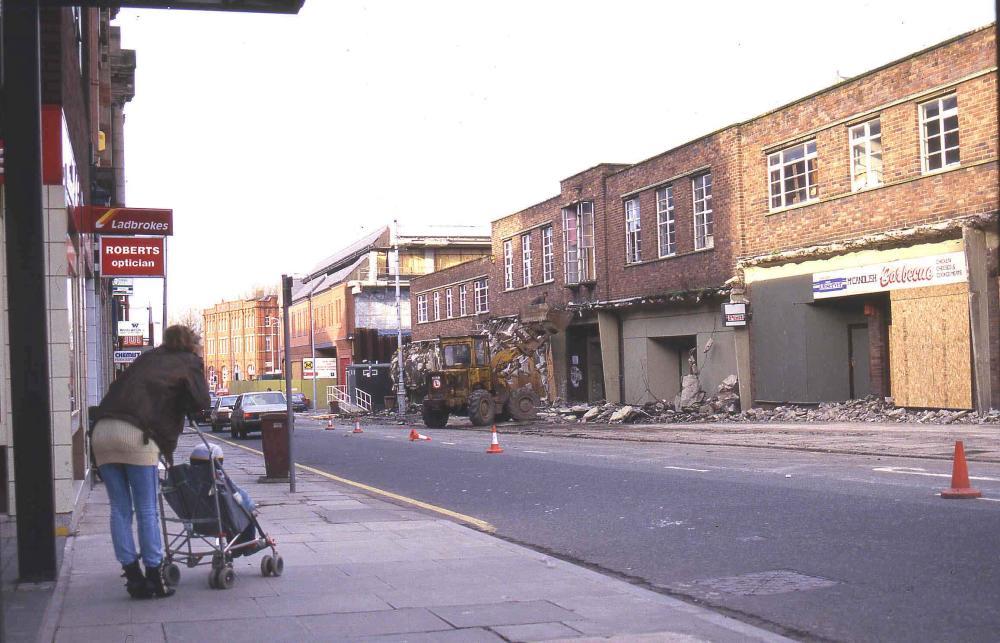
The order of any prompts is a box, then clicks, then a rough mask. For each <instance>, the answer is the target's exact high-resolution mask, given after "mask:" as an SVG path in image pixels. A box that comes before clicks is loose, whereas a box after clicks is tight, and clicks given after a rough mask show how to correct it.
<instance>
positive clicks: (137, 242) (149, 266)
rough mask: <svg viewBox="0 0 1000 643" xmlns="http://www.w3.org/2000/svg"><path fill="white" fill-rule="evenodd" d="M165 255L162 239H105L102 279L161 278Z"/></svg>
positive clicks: (102, 245)
mask: <svg viewBox="0 0 1000 643" xmlns="http://www.w3.org/2000/svg"><path fill="white" fill-rule="evenodd" d="M164 255H165V252H164V243H163V238H162V237H104V238H102V239H101V276H102V277H162V276H164V258H165V257H164Z"/></svg>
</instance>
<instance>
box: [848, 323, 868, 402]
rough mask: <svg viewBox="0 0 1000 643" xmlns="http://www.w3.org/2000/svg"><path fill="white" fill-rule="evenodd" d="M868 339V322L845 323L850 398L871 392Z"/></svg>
mask: <svg viewBox="0 0 1000 643" xmlns="http://www.w3.org/2000/svg"><path fill="white" fill-rule="evenodd" d="M869 341H870V340H869V337H868V324H848V325H847V359H848V362H847V365H848V372H849V374H850V380H851V399H852V400H857V399H861V398H863V397H868V396H869V395H871V392H872V384H871V370H870V361H871V352H870V350H869V347H870V344H869Z"/></svg>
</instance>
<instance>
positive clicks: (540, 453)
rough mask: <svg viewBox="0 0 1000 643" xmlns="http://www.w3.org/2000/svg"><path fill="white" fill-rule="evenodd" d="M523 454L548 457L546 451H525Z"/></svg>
mask: <svg viewBox="0 0 1000 643" xmlns="http://www.w3.org/2000/svg"><path fill="white" fill-rule="evenodd" d="M523 453H537V454H539V455H548V454H549V452H548V451H529V450H528V449H525V450H524V451H523Z"/></svg>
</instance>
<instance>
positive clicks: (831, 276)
mask: <svg viewBox="0 0 1000 643" xmlns="http://www.w3.org/2000/svg"><path fill="white" fill-rule="evenodd" d="M968 278H969V277H968V271H967V270H966V268H965V253H962V252H949V253H947V254H940V255H931V256H929V257H915V258H913V259H901V260H899V261H891V262H889V263H876V264H871V265H868V266H859V267H857V268H845V269H843V270H833V271H830V272H817V273H815V274H814V275H813V283H812V290H813V298H814V299H826V298H828V297H846V296H848V295H863V294H865V293H871V292H881V291H884V290H900V289H903V288H922V287H924V286H939V285H943V284H955V283H962V282H964V281H968Z"/></svg>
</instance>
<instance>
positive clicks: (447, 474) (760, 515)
mask: <svg viewBox="0 0 1000 643" xmlns="http://www.w3.org/2000/svg"><path fill="white" fill-rule="evenodd" d="M298 426H299V430H298V431H297V432H296V435H297V442H296V444H297V447H296V449H297V454H298V461H299V462H300V463H303V464H309V465H312V466H314V467H316V468H319V469H322V470H324V471H328V472H330V473H333V474H336V475H338V476H342V477H345V478H349V479H351V480H355V481H358V482H362V483H365V484H368V485H372V486H375V487H378V488H380V489H385V490H387V491H392V492H394V493H397V494H401V495H405V496H408V497H411V498H415V499H418V500H421V501H423V502H427V503H431V504H434V505H437V506H440V507H444V508H446V509H449V510H452V511H456V512H460V513H463V514H467V515H470V516H474V517H476V518H480V519H483V520H486V521H488V522H490V523H492V524H493V525H494V526H495V527H496V530H497V531H496V533H497V535H499V536H502V537H505V538H509V539H512V540H515V541H517V542H521V543H525V544H529V545H531V546H534V547H536V548H539V549H542V550H545V551H549V552H551V553H553V554H554V555H558V556H561V557H564V558H566V559H569V560H573V561H576V562H581V563H585V564H588V565H590V566H593V567H595V568H599V569H601V570H604V571H606V572H609V573H614V574H619V575H624V576H627V577H629V578H632V579H635V580H636V581H637V582H642V583H644V584H647V585H649V586H651V587H654V588H657V589H660V590H661V591H666V592H670V593H673V594H676V595H681V596H684V597H687V598H689V599H691V600H694V601H697V602H699V603H700V604H704V605H709V606H712V607H715V608H717V609H720V610H721V611H724V612H725V613H727V614H730V615H736V616H738V617H740V618H744V619H745V620H747V621H749V622H752V623H755V624H758V625H763V626H766V627H771V628H772V629H774V630H776V631H779V632H781V633H784V634H787V635H791V636H795V637H798V638H803V639H810V640H813V639H831V640H852V641H876V640H877V641H931V640H933V641H943V640H955V641H957V640H961V641H996V640H1000V609H997V606H998V605H1000V465H987V464H980V463H977V464H976V466H975V467H974V469H973V471H972V474H973V476H974V478H975V479H974V480H973V483H974V486H977V487H978V488H980V489H981V490H982V491H983V493H984V496H986V497H987V498H988V499H986V500H972V501H955V500H942V499H941V498H939V497H937V496H936V495H935V492H936V491H938V490H940V489H941V488H943V487H946V486H948V482H949V480H948V474H949V472H950V464H949V463H947V462H943V461H932V460H918V459H894V458H886V457H874V456H847V455H830V454H819V453H809V452H797V451H784V450H783V451H776V450H773V449H753V448H738V447H719V446H699V445H675V444H638V443H625V442H613V441H594V440H577V439H567V438H552V437H544V436H530V435H518V436H501V445H502V446H503V448H504V450H505V452H504V453H503V454H500V455H487V454H486V453H485V449H486V447H487V446H488V444H489V434H488V433H482V432H472V431H468V430H461V429H458V430H456V429H434V430H427V429H421V431H422V432H423V433H425V434H427V435H430V436H431V437H432V438H433V439H432V440H431V441H429V442H410V441H409V440H408V439H407V435H408V430H409V429H408V427H407V428H404V427H401V426H396V425H387V426H365V427H364V433H361V434H351V433H350V427H345V426H343V425H339V426H338V427H337V429H336V430H335V431H325V430H323V426H322V425H321V424H320V423H317V422H315V421H311V420H302V421H300V422H299V423H298ZM244 444H246V445H247V446H253V447H255V448H260V441H259V440H247V441H245V442H244Z"/></svg>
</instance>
